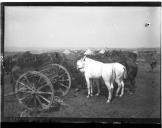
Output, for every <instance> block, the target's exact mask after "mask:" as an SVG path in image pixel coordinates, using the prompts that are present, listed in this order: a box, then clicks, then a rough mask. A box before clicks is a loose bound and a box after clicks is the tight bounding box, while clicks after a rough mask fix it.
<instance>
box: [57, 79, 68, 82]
mask: <svg viewBox="0 0 162 128" xmlns="http://www.w3.org/2000/svg"><path fill="white" fill-rule="evenodd" d="M58 81H62V82H64V81H69V79H65V80H58Z"/></svg>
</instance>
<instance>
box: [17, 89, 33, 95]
mask: <svg viewBox="0 0 162 128" xmlns="http://www.w3.org/2000/svg"><path fill="white" fill-rule="evenodd" d="M19 92H23V93H30V94H31V93H32V91H25V90H23V89H19V90H16V92H15V93H19Z"/></svg>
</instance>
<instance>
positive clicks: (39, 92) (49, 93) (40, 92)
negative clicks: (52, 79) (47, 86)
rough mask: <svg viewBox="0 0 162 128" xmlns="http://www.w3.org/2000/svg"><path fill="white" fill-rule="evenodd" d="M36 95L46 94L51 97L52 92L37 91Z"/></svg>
mask: <svg viewBox="0 0 162 128" xmlns="http://www.w3.org/2000/svg"><path fill="white" fill-rule="evenodd" d="M37 93H38V94H48V95H52V94H53V93H52V92H42V91H37Z"/></svg>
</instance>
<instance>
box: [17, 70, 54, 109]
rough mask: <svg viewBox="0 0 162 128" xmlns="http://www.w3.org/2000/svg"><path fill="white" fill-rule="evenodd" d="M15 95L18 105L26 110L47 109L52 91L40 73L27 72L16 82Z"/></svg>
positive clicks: (50, 101) (49, 84) (50, 85)
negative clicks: (21, 105)
mask: <svg viewBox="0 0 162 128" xmlns="http://www.w3.org/2000/svg"><path fill="white" fill-rule="evenodd" d="M15 94H16V97H17V99H18V101H19V103H21V104H23V105H24V106H25V107H27V108H28V109H37V110H42V109H48V108H49V107H50V106H51V104H52V101H53V97H54V89H53V86H52V83H51V82H50V80H49V79H48V78H47V77H46V76H45V75H44V74H42V73H40V72H37V71H28V72H27V73H25V74H23V75H21V76H20V77H19V79H18V80H17V81H16V87H15Z"/></svg>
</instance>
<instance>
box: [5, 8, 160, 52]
mask: <svg viewBox="0 0 162 128" xmlns="http://www.w3.org/2000/svg"><path fill="white" fill-rule="evenodd" d="M145 23H150V26H148V27H145ZM12 47H20V48H29V50H30V48H58V47H62V48H67V47H69V48H70V47H107V48H139V47H160V7H56V6H55V7H54V6H53V7H52V6H51V7H49V6H48V7H5V49H6V50H7V49H9V48H12Z"/></svg>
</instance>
